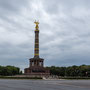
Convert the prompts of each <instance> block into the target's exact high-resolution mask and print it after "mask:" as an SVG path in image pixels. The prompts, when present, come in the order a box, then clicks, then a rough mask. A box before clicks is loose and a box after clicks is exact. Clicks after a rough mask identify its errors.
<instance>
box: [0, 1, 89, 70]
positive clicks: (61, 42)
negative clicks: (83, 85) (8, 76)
mask: <svg viewBox="0 0 90 90" xmlns="http://www.w3.org/2000/svg"><path fill="white" fill-rule="evenodd" d="M35 20H39V22H40V24H39V30H40V57H41V58H44V59H45V60H44V62H45V66H51V65H55V66H69V65H70V66H71V65H81V64H89V65H90V0H0V65H14V66H18V67H20V68H21V69H22V70H23V69H24V68H26V67H28V66H29V60H28V59H29V58H32V57H33V56H34V30H35V24H34V21H35Z"/></svg>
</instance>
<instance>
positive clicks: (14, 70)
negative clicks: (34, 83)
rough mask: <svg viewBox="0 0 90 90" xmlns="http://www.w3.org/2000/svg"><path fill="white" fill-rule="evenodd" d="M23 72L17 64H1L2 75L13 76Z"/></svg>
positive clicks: (0, 74)
mask: <svg viewBox="0 0 90 90" xmlns="http://www.w3.org/2000/svg"><path fill="white" fill-rule="evenodd" d="M18 74H22V71H20V68H18V67H15V66H0V76H12V75H18Z"/></svg>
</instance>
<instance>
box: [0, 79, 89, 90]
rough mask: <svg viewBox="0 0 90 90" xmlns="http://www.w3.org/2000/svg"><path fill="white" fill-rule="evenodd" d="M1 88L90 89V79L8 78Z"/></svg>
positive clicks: (3, 80)
mask: <svg viewBox="0 0 90 90" xmlns="http://www.w3.org/2000/svg"><path fill="white" fill-rule="evenodd" d="M0 90H90V80H8V79H7V80H6V79H0Z"/></svg>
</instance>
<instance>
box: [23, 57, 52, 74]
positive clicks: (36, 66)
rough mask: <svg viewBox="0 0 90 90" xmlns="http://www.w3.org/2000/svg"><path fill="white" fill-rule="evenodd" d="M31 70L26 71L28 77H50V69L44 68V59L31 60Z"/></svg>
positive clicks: (26, 69)
mask: <svg viewBox="0 0 90 90" xmlns="http://www.w3.org/2000/svg"><path fill="white" fill-rule="evenodd" d="M29 60H30V66H29V68H25V69H24V73H25V74H26V75H44V76H46V75H50V72H49V70H48V69H46V68H44V67H43V62H44V59H42V58H31V59H29Z"/></svg>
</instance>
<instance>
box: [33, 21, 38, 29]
mask: <svg viewBox="0 0 90 90" xmlns="http://www.w3.org/2000/svg"><path fill="white" fill-rule="evenodd" d="M34 23H35V24H36V27H35V28H36V30H38V29H39V26H38V24H39V22H38V21H36V20H35V22H34Z"/></svg>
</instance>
